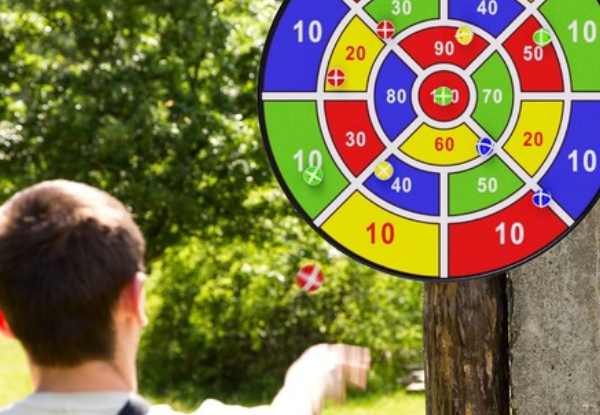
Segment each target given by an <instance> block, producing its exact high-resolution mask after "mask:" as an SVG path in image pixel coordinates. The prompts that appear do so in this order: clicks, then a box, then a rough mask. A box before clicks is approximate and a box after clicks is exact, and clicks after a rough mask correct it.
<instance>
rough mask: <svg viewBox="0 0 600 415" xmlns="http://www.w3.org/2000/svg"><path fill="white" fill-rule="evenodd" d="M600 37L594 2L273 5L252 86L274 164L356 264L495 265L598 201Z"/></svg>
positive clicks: (313, 0)
mask: <svg viewBox="0 0 600 415" xmlns="http://www.w3.org/2000/svg"><path fill="white" fill-rule="evenodd" d="M599 29H600V5H599V4H598V2H597V1H596V0H571V1H569V2H565V1H564V0H532V1H530V0H286V1H284V3H283V5H282V7H281V9H280V10H279V13H278V14H277V16H276V18H275V22H274V24H273V26H272V28H271V31H270V34H269V37H268V39H267V44H266V47H265V51H264V56H263V61H262V65H261V72H260V82H259V112H260V122H261V128H262V132H263V138H264V142H265V146H266V150H267V154H268V156H269V159H270V162H271V165H272V167H273V170H274V172H275V174H276V176H277V178H278V180H279V182H280V184H281V186H282V187H283V189H284V190H285V192H286V194H287V196H288V198H289V199H290V200H291V202H292V203H293V204H294V206H295V207H296V209H297V210H298V211H299V212H300V213H301V215H302V216H303V217H304V219H305V220H306V221H308V222H309V223H310V224H311V225H312V226H313V228H314V229H315V230H316V231H317V232H318V233H319V234H321V235H322V236H323V237H324V238H325V239H326V240H328V241H329V242H330V243H331V244H333V245H334V246H336V247H337V248H338V249H340V250H341V251H343V252H345V253H346V254H348V255H349V256H351V257H353V258H355V259H357V260H359V261H361V262H363V263H365V264H367V265H370V266H372V267H374V268H377V269H379V270H382V271H385V272H388V273H391V274H394V275H398V276H405V277H409V278H417V279H428V280H430V279H432V278H434V279H446V278H458V279H460V278H470V277H478V276H486V275H492V274H496V273H499V272H503V271H506V270H508V269H510V268H512V267H515V266H517V265H519V264H521V263H522V262H524V261H526V260H528V259H531V258H533V257H535V256H536V255H539V254H540V253H542V252H544V251H545V250H547V249H548V248H549V247H551V246H552V245H553V244H555V243H556V242H558V241H559V240H560V239H561V238H563V237H564V236H565V235H566V234H567V233H568V232H569V231H570V230H572V229H573V228H574V227H575V225H576V224H577V223H578V222H579V221H580V220H581V219H582V218H583V217H584V216H585V214H586V213H587V212H588V211H589V210H590V209H591V207H592V206H593V205H594V203H595V202H596V200H597V199H598V196H599V190H600V165H599V164H600V160H599V157H600V33H599Z"/></svg>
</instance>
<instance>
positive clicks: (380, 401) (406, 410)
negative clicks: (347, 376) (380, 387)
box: [323, 390, 425, 415]
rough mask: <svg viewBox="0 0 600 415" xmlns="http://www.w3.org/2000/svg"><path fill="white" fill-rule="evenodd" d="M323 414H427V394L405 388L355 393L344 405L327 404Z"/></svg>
mask: <svg viewBox="0 0 600 415" xmlns="http://www.w3.org/2000/svg"><path fill="white" fill-rule="evenodd" d="M323 415H425V395H424V394H422V393H416V394H407V393H406V392H405V391H403V390H399V391H396V392H393V393H388V394H377V393H374V394H364V395H354V396H352V397H351V398H350V399H348V402H346V404H345V405H343V406H340V405H328V406H326V407H325V411H323Z"/></svg>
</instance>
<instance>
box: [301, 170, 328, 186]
mask: <svg viewBox="0 0 600 415" xmlns="http://www.w3.org/2000/svg"><path fill="white" fill-rule="evenodd" d="M302 178H303V179H304V183H306V184H307V185H309V186H312V187H315V186H318V185H320V184H321V183H322V182H323V178H324V174H323V170H321V169H320V168H318V167H315V166H310V167H308V168H307V169H306V170H304V172H303V173H302Z"/></svg>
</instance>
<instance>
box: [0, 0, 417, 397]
mask: <svg viewBox="0 0 600 415" xmlns="http://www.w3.org/2000/svg"><path fill="white" fill-rule="evenodd" d="M276 6H277V4H276V2H275V1H274V0H255V1H250V0H194V1H187V0H186V1H184V0H151V1H141V0H127V1H126V0H102V1H100V0H18V1H17V0H0V199H5V198H7V197H9V196H10V195H11V194H12V193H14V192H15V191H16V190H17V189H20V188H23V187H25V186H28V185H31V184H33V183H35V182H38V181H41V180H44V179H51V178H59V177H60V178H66V179H72V180H79V181H83V182H87V183H89V184H92V185H95V186H99V187H101V188H103V189H105V190H107V191H109V192H110V193H112V194H114V195H115V196H116V197H118V198H119V199H121V200H123V201H124V202H125V203H126V204H127V205H128V206H130V207H131V209H132V211H133V212H134V213H135V215H136V219H137V221H138V222H139V223H140V225H141V227H142V228H143V232H144V234H145V235H146V237H147V239H148V243H149V255H148V260H149V265H150V269H151V274H152V278H151V284H150V285H151V287H150V288H151V292H150V294H149V298H148V300H149V308H150V311H151V314H152V317H153V323H152V324H151V326H150V327H149V328H148V330H147V333H146V336H145V337H144V340H143V344H142V350H141V355H140V370H141V375H142V376H141V381H142V385H143V387H144V391H147V392H151V393H153V394H154V395H159V396H160V395H165V394H173V393H174V392H178V393H180V394H181V397H182V398H183V399H190V398H191V397H197V398H198V399H200V398H202V397H203V396H208V395H211V396H223V395H224V394H230V393H231V391H232V390H238V391H241V392H240V393H245V392H248V391H250V392H253V391H260V393H259V395H260V396H256V397H257V398H267V397H272V396H273V393H274V392H275V389H276V388H277V387H278V386H279V385H280V384H281V380H282V378H283V373H284V370H285V368H286V367H287V366H288V365H289V364H290V363H291V362H292V360H293V359H294V358H295V357H296V356H298V355H299V354H300V352H301V351H302V350H303V349H305V348H306V347H308V346H309V345H311V344H314V343H318V342H323V341H327V342H338V341H343V342H349V343H355V344H362V345H365V346H369V347H370V348H371V349H372V351H373V358H374V362H375V371H374V375H373V378H372V381H373V382H374V383H376V384H377V383H378V382H379V383H380V384H383V383H387V384H393V383H394V382H395V378H396V377H397V376H398V370H399V369H400V367H401V366H402V364H403V363H404V362H407V361H414V360H421V356H420V344H421V332H420V318H421V315H420V314H421V292H420V290H421V287H420V285H419V284H416V283H411V282H406V281H401V280H399V279H396V278H391V277H386V276H382V275H377V274H376V273H375V272H373V271H371V270H369V269H368V268H366V267H364V266H362V265H359V264H357V263H355V262H353V261H351V260H349V259H347V258H345V257H343V256H341V255H340V254H339V253H337V252H336V251H333V250H332V249H331V248H330V247H328V245H326V244H325V243H324V242H323V241H322V240H321V239H320V238H318V236H317V235H316V234H315V233H314V232H313V231H312V230H310V229H308V227H307V226H306V225H304V224H302V223H301V220H300V219H299V217H298V216H297V215H296V214H295V213H294V212H293V210H292V209H291V207H290V204H289V203H288V202H287V201H286V200H285V198H284V197H283V195H282V193H281V191H280V190H279V189H278V186H277V185H276V183H275V182H274V178H273V175H272V174H271V172H270V168H269V166H268V163H267V160H266V157H265V154H264V151H263V149H262V145H261V143H260V137H259V131H258V122H257V116H256V103H255V94H256V76H257V73H258V67H259V60H260V53H261V51H262V45H263V42H264V39H265V38H266V31H267V28H268V26H269V25H270V22H271V20H272V18H273V15H274V13H275V10H276ZM307 262H315V263H317V264H320V265H321V266H322V267H323V269H324V271H325V273H326V278H327V281H326V284H325V286H324V287H323V288H322V289H321V290H320V292H319V293H318V294H315V295H306V294H304V293H302V292H301V291H300V290H299V289H298V288H297V287H295V285H294V284H295V282H294V280H293V276H294V275H295V273H296V271H297V269H298V268H299V267H300V266H301V265H303V264H305V263H307ZM198 390H202V392H201V393H200V392H198Z"/></svg>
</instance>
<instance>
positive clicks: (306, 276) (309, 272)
mask: <svg viewBox="0 0 600 415" xmlns="http://www.w3.org/2000/svg"><path fill="white" fill-rule="evenodd" d="M296 282H297V283H298V286H299V287H300V288H301V289H302V290H303V291H306V292H309V293H312V292H315V291H317V290H318V289H319V288H321V285H323V271H321V269H320V268H319V267H317V266H316V265H314V264H311V265H305V266H303V267H302V268H300V270H299V271H298V273H297V274H296Z"/></svg>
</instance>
